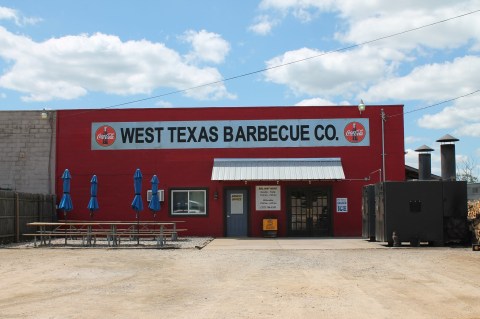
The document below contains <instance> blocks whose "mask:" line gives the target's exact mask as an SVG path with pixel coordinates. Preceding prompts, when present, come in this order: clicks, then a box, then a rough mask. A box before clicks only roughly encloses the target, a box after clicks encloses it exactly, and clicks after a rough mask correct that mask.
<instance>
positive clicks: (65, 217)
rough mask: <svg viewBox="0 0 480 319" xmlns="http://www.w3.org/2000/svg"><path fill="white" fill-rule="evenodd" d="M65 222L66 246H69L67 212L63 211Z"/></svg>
mask: <svg viewBox="0 0 480 319" xmlns="http://www.w3.org/2000/svg"><path fill="white" fill-rule="evenodd" d="M63 222H64V223H65V227H64V229H65V246H67V212H66V211H65V210H64V211H63Z"/></svg>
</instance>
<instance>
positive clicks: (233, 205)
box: [230, 194, 243, 215]
mask: <svg viewBox="0 0 480 319" xmlns="http://www.w3.org/2000/svg"><path fill="white" fill-rule="evenodd" d="M230 214H232V215H242V214H243V194H232V195H231V196H230Z"/></svg>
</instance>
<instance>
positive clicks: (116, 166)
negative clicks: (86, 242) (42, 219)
mask: <svg viewBox="0 0 480 319" xmlns="http://www.w3.org/2000/svg"><path fill="white" fill-rule="evenodd" d="M381 109H383V110H384V111H385V114H386V121H385V123H384V124H385V130H384V132H385V133H384V136H385V154H386V155H385V162H386V165H385V167H386V169H385V172H386V180H389V181H403V180H404V179H405V160H404V128H403V106H402V105H388V106H367V107H366V110H365V111H364V112H362V114H359V111H358V109H357V107H355V106H334V107H241V108H240V107H215V108H188V109H187V108H164V109H117V110H63V111H58V113H57V146H56V147H57V149H56V151H57V156H56V159H57V162H56V170H57V171H56V193H57V196H58V199H60V198H61V195H62V180H61V176H62V173H63V171H64V170H65V169H66V168H68V169H69V170H70V173H71V175H72V180H71V196H72V200H73V205H74V209H73V211H71V212H69V213H68V218H69V219H71V220H75V219H76V220H87V219H88V218H89V211H88V209H87V204H88V201H89V198H90V178H91V177H92V175H93V174H96V175H97V177H98V201H99V205H100V209H99V210H98V211H97V212H95V215H94V216H95V217H94V219H95V220H110V221H111V220H134V219H135V212H134V211H133V210H132V208H131V206H130V205H131V202H132V200H133V196H134V194H133V174H134V172H135V170H136V169H137V168H140V169H141V171H142V174H143V183H142V191H143V192H142V197H143V198H144V206H145V209H144V210H143V211H142V212H141V213H140V219H141V220H153V214H152V213H151V212H150V211H149V210H148V208H147V205H148V203H147V202H146V201H145V196H144V194H145V192H146V190H147V189H150V179H151V177H152V175H154V174H156V175H157V176H158V178H159V180H160V184H159V189H164V190H165V201H164V202H162V203H161V204H162V208H161V210H160V212H158V213H157V216H156V220H161V221H168V220H184V221H185V223H183V224H182V226H181V227H182V228H187V229H188V233H187V235H209V236H215V237H222V236H225V235H226V217H225V198H224V194H225V191H226V189H230V188H232V187H244V188H246V189H247V190H248V198H249V202H248V203H249V204H248V207H249V208H248V235H249V236H252V237H259V236H262V219H263V218H264V217H267V216H268V217H270V216H273V217H276V218H278V235H279V236H287V235H288V233H287V229H288V225H287V211H286V210H287V205H286V201H287V198H286V197H287V189H290V188H292V187H299V188H312V187H329V189H330V191H331V192H330V200H331V207H332V211H331V221H332V225H331V228H332V235H333V236H336V237H338V236H360V235H361V232H362V213H361V196H362V192H361V189H362V186H364V185H366V184H371V183H376V182H378V181H379V178H380V176H381V173H380V171H379V169H380V168H381V167H382V134H381V126H382V118H381ZM341 118H363V119H369V131H370V132H369V134H370V145H369V146H360V147H359V146H356V147H345V146H344V147H296V148H292V147H279V148H205V149H150V150H110V151H102V150H92V146H91V138H92V137H91V135H92V132H91V130H92V123H102V122H105V123H111V122H155V121H222V120H224V121H227V120H229V121H240V120H282V119H285V120H287V119H341ZM342 133H343V132H341V134H342ZM215 158H341V161H342V166H343V170H344V173H345V180H339V181H333V180H325V181H310V182H306V181H279V182H278V185H279V186H280V189H281V204H282V205H281V210H280V211H256V206H255V186H257V185H277V182H265V181H249V182H247V183H245V182H244V181H242V182H230V181H212V180H211V174H212V167H213V161H214V159H215ZM365 178H370V180H365ZM181 188H190V189H192V188H203V189H207V195H208V196H207V202H208V210H207V215H206V216H186V217H179V216H171V215H170V214H169V204H170V203H169V201H170V198H169V197H170V196H169V194H170V192H169V191H170V190H171V189H181ZM215 192H217V193H218V198H217V199H215V198H214V194H215ZM336 198H348V213H337V212H336V211H335V199H336ZM59 217H60V218H62V217H63V213H62V214H60V215H59Z"/></svg>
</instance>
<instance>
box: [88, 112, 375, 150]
mask: <svg viewBox="0 0 480 319" xmlns="http://www.w3.org/2000/svg"><path fill="white" fill-rule="evenodd" d="M369 130H370V129H369V121H368V119H366V118H341V119H285V120H240V121H165V122H163V121H158V122H96V123H92V129H91V132H92V135H91V146H92V150H140V149H203V148H259V147H322V146H326V147H337V146H346V147H352V146H369V145H370V136H369Z"/></svg>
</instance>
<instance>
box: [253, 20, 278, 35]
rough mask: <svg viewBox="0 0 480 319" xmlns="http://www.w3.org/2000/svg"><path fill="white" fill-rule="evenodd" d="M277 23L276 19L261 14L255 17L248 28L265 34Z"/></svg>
mask: <svg viewBox="0 0 480 319" xmlns="http://www.w3.org/2000/svg"><path fill="white" fill-rule="evenodd" d="M277 24H278V20H275V19H272V18H271V17H270V16H268V15H261V16H258V17H256V18H255V23H254V24H252V25H251V26H249V27H248V29H249V30H250V31H252V32H254V33H256V34H259V35H267V34H269V33H270V32H271V31H272V29H273V28H274V27H275V26H276V25H277Z"/></svg>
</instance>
